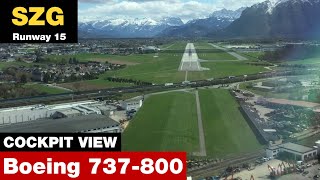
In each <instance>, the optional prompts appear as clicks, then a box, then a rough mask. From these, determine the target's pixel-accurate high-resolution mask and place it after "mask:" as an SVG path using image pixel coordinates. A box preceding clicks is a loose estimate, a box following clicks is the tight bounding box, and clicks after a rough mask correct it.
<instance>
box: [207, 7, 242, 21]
mask: <svg viewBox="0 0 320 180" xmlns="http://www.w3.org/2000/svg"><path fill="white" fill-rule="evenodd" d="M245 9H246V8H245V7H242V8H239V9H237V10H235V11H232V10H227V9H221V10H219V11H215V12H213V13H212V14H211V15H210V16H211V17H217V18H226V19H230V20H236V19H238V18H239V17H240V16H241V13H242V11H243V10H245Z"/></svg>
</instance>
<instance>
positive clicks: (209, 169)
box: [188, 149, 265, 179]
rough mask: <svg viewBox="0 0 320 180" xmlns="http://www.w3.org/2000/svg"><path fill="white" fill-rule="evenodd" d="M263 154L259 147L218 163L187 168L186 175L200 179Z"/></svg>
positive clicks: (250, 160)
mask: <svg viewBox="0 0 320 180" xmlns="http://www.w3.org/2000/svg"><path fill="white" fill-rule="evenodd" d="M264 155H265V150H264V149H261V150H259V151H256V152H252V153H247V154H243V155H238V156H234V157H230V158H228V159H225V160H224V161H223V162H221V163H218V164H210V165H207V166H205V167H202V168H200V169H194V170H189V171H188V176H192V177H193V178H194V179H200V178H205V177H210V176H214V175H218V174H219V173H220V172H221V171H224V170H225V169H226V168H227V167H230V166H241V165H242V164H244V163H248V162H252V161H255V160H256V159H257V158H260V157H263V156H264Z"/></svg>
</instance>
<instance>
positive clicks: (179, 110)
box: [123, 89, 262, 158]
mask: <svg viewBox="0 0 320 180" xmlns="http://www.w3.org/2000/svg"><path fill="white" fill-rule="evenodd" d="M199 95H200V103H201V112H202V117H203V125H204V131H205V138H206V150H207V155H208V156H209V157H219V158H221V157H225V156H228V155H234V154H239V153H247V152H253V151H256V150H258V149H260V148H261V147H262V146H261V145H260V144H259V142H258V140H257V139H256V137H255V135H254V134H253V132H252V130H251V129H250V127H249V125H248V124H247V122H246V120H245V119H244V118H243V117H242V115H241V113H240V111H239V109H238V107H239V105H238V104H237V102H236V101H235V100H234V98H233V97H232V96H231V95H230V94H229V92H228V91H227V90H221V89H215V90H199ZM198 134H199V132H198V125H197V112H196V104H195V95H194V94H193V93H191V92H189V93H186V92H172V93H165V94H159V95H153V96H151V97H149V98H148V99H147V100H146V101H145V102H144V105H143V107H142V109H141V110H139V111H138V113H137V115H136V117H135V118H134V119H133V120H132V121H131V123H130V124H129V126H128V128H127V129H126V130H125V132H124V134H123V149H124V150H125V151H187V152H188V153H189V154H190V153H193V152H198V151H199V139H198V138H199V137H198Z"/></svg>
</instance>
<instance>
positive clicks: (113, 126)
mask: <svg viewBox="0 0 320 180" xmlns="http://www.w3.org/2000/svg"><path fill="white" fill-rule="evenodd" d="M121 131H122V129H121V126H120V123H119V122H117V121H115V120H113V119H111V118H110V117H108V116H104V115H100V114H90V115H86V116H78V117H67V118H61V119H41V120H34V121H27V122H23V123H15V124H11V125H4V126H0V132H1V133H10V132H15V133H25V132H29V133H79V132H82V133H98V132H99V133H120V132H121Z"/></svg>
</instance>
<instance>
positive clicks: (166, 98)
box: [122, 92, 199, 153]
mask: <svg viewBox="0 0 320 180" xmlns="http://www.w3.org/2000/svg"><path fill="white" fill-rule="evenodd" d="M122 142H123V146H122V148H123V150H125V151H187V152H188V153H192V152H195V151H199V138H198V125H197V112H196V104H195V95H194V94H191V93H187V92H173V93H166V94H160V95H154V96H151V97H149V98H147V99H146V101H145V102H144V105H143V107H142V108H141V109H140V110H139V111H138V113H137V115H136V117H135V118H134V119H133V120H132V121H131V123H130V124H129V126H128V127H127V129H126V130H125V132H124V133H123V141H122Z"/></svg>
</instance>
